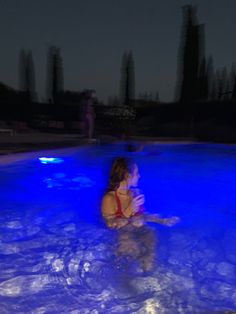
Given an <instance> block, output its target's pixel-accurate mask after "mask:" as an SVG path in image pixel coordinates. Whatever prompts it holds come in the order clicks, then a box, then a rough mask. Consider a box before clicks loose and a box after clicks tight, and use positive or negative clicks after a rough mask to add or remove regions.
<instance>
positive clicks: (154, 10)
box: [0, 0, 236, 101]
mask: <svg viewBox="0 0 236 314" xmlns="http://www.w3.org/2000/svg"><path fill="white" fill-rule="evenodd" d="M189 3H192V4H196V5H197V6H198V21H199V23H205V25H206V53H207V55H208V54H210V53H212V55H213V57H214V62H215V65H216V67H223V66H225V65H226V66H227V67H228V69H230V68H231V64H232V63H233V62H235V61H236V39H235V33H236V18H235V16H236V0H198V1H195V2H187V1H182V0H162V1H160V0H83V1H82V0H38V1H37V0H0V23H1V24H0V25H1V27H0V38H1V55H0V56H1V57H0V81H3V82H4V83H6V84H9V85H10V86H12V87H18V74H17V66H18V54H19V51H20V49H21V48H25V49H32V52H33V58H34V63H35V70H36V88H37V91H38V93H39V95H40V98H42V97H44V94H45V76H46V54H47V47H48V46H50V45H56V46H59V47H61V52H62V57H63V60H64V80H65V89H72V90H82V89H83V88H93V89H95V90H96V91H97V96H98V98H99V99H103V100H106V99H107V97H108V96H114V95H118V93H119V79H120V64H121V57H122V54H123V52H124V51H125V50H132V51H133V54H134V60H135V72H136V95H138V94H139V93H140V92H145V91H148V92H149V91H153V92H154V93H155V92H156V91H157V90H158V91H159V93H160V99H161V100H163V101H169V100H172V99H173V96H174V87H175V83H176V69H177V54H178V47H179V42H180V29H181V25H182V11H181V6H182V5H184V4H189Z"/></svg>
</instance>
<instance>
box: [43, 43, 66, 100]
mask: <svg viewBox="0 0 236 314" xmlns="http://www.w3.org/2000/svg"><path fill="white" fill-rule="evenodd" d="M46 84H47V86H46V94H47V99H48V101H49V102H53V103H55V102H56V101H57V98H58V96H59V95H60V93H62V92H63V90H64V75H63V61H62V57H61V53H60V48H58V47H55V46H51V47H49V49H48V60H47V81H46Z"/></svg>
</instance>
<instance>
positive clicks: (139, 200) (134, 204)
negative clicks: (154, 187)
mask: <svg viewBox="0 0 236 314" xmlns="http://www.w3.org/2000/svg"><path fill="white" fill-rule="evenodd" d="M144 202H145V198H144V194H139V195H137V196H135V197H134V198H133V199H132V201H131V208H132V214H133V215H135V214H136V213H137V212H138V211H139V208H140V206H141V205H143V204H144Z"/></svg>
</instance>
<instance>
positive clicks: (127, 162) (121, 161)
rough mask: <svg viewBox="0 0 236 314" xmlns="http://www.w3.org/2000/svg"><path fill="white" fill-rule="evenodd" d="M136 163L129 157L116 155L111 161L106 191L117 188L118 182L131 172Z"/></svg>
mask: <svg viewBox="0 0 236 314" xmlns="http://www.w3.org/2000/svg"><path fill="white" fill-rule="evenodd" d="M135 166H136V163H135V162H134V161H133V160H132V159H130V158H124V157H118V158H115V159H114V160H113V162H112V166H111V170H110V176H109V183H108V188H107V192H109V191H115V190H117V189H118V187H119V185H120V182H121V181H123V180H125V179H126V178H127V176H128V175H129V174H133V172H134V169H135Z"/></svg>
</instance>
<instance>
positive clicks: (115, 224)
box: [107, 218, 129, 229]
mask: <svg viewBox="0 0 236 314" xmlns="http://www.w3.org/2000/svg"><path fill="white" fill-rule="evenodd" d="M128 223H129V220H128V219H127V218H111V219H109V220H108V221H107V226H108V227H109V228H112V229H120V228H122V227H124V226H126V225H127V224H128Z"/></svg>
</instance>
